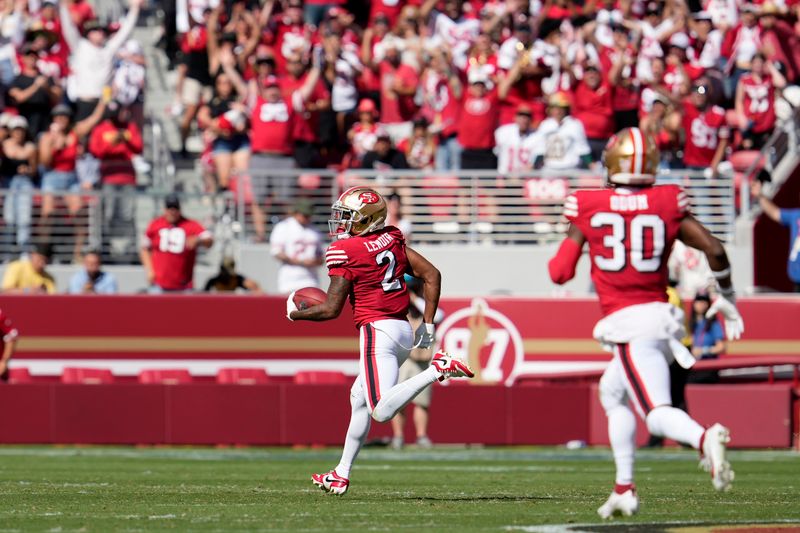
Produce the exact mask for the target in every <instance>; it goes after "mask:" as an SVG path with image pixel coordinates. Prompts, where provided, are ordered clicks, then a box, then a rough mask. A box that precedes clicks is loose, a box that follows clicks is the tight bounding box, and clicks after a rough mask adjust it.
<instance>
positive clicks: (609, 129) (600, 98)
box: [572, 81, 615, 139]
mask: <svg viewBox="0 0 800 533" xmlns="http://www.w3.org/2000/svg"><path fill="white" fill-rule="evenodd" d="M573 95H574V98H573V99H572V102H573V105H572V116H573V117H575V118H577V119H578V120H580V121H581V123H582V124H583V129H584V131H585V132H586V137H588V138H589V139H608V138H610V137H611V136H612V135H614V129H615V128H614V110H613V109H612V107H611V99H612V96H613V90H612V89H611V87H610V86H609V85H608V83H606V82H604V81H603V82H600V85H598V86H597V88H596V89H591V88H590V87H589V86H588V85H586V82H584V81H580V82H578V84H577V85H576V86H575V90H574V91H573Z"/></svg>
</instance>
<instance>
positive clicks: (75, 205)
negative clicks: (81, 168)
mask: <svg viewBox="0 0 800 533" xmlns="http://www.w3.org/2000/svg"><path fill="white" fill-rule="evenodd" d="M105 109H106V103H105V100H104V99H103V100H100V103H98V104H97V107H96V108H95V110H94V112H93V113H92V114H91V115H90V116H88V117H86V118H85V119H83V120H82V121H80V122H79V123H77V124H75V125H74V126H73V123H72V115H73V113H72V109H71V108H70V107H69V106H67V105H64V104H59V105H57V106H55V107H54V108H53V112H52V116H53V121H52V122H51V123H50V128H49V129H48V130H47V131H46V132H44V133H43V134H42V136H41V138H40V139H39V165H40V166H41V168H42V169H43V174H42V191H43V192H44V196H43V197H42V210H41V222H40V224H41V227H42V233H44V235H45V236H46V237H49V235H50V229H51V223H52V222H51V220H50V216H51V215H52V214H53V211H54V210H55V207H56V200H55V197H54V196H53V193H68V194H67V195H66V196H64V203H66V205H67V212H68V213H69V217H70V221H71V222H74V221H75V217H76V216H77V215H78V213H79V212H80V210H81V207H82V201H81V196H80V195H79V194H78V193H79V192H80V191H82V190H91V189H92V187H93V185H94V183H92V182H89V181H83V182H81V181H80V180H79V179H78V174H77V172H76V165H77V161H78V157H79V156H80V155H81V153H82V152H83V146H82V144H81V139H85V138H86V137H87V136H88V135H89V133H90V132H91V131H92V128H94V127H95V126H96V125H97V123H98V122H100V120H101V119H102V117H103V113H104V112H105ZM74 229H75V247H74V250H73V257H74V258H75V259H79V258H80V250H81V248H82V246H83V239H84V237H85V231H84V230H83V228H82V227H81V226H80V225H75V228H74Z"/></svg>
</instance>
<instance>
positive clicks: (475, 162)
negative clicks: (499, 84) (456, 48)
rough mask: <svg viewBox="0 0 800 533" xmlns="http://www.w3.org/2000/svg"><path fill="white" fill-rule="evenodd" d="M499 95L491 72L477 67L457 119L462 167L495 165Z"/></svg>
mask: <svg viewBox="0 0 800 533" xmlns="http://www.w3.org/2000/svg"><path fill="white" fill-rule="evenodd" d="M499 100H500V99H499V97H498V95H497V90H496V89H495V88H494V86H493V84H492V82H491V81H490V80H489V78H488V76H486V75H485V74H483V73H482V72H481V71H480V70H478V69H474V70H472V71H470V74H469V87H468V88H467V92H466V94H465V95H464V100H463V103H462V106H461V115H460V119H459V122H458V143H459V144H460V145H461V148H462V151H461V167H460V168H463V169H496V168H497V157H496V156H495V155H494V152H493V148H494V130H496V129H497V124H498V120H499V117H500V107H499Z"/></svg>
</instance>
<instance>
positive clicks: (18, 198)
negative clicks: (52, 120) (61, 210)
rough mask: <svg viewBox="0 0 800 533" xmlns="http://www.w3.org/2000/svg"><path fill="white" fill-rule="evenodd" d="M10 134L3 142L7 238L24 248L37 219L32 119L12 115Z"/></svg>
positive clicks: (1, 164)
mask: <svg viewBox="0 0 800 533" xmlns="http://www.w3.org/2000/svg"><path fill="white" fill-rule="evenodd" d="M8 129H9V130H10V133H9V136H8V138H7V139H6V140H4V141H3V145H2V147H3V158H2V162H0V178H1V179H2V188H3V189H6V190H7V191H8V192H7V194H6V196H5V198H4V199H3V220H4V222H5V224H6V228H5V231H6V240H7V241H8V242H9V243H14V244H16V246H17V248H18V249H20V250H24V249H25V248H26V247H27V246H28V244H29V243H30V240H31V222H32V219H33V178H34V177H36V160H37V154H36V145H35V144H34V143H32V142H31V141H29V140H28V121H27V120H25V117H20V116H16V117H12V118H11V119H9V121H8Z"/></svg>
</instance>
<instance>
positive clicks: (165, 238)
mask: <svg viewBox="0 0 800 533" xmlns="http://www.w3.org/2000/svg"><path fill="white" fill-rule="evenodd" d="M210 236H211V233H210V232H209V231H208V230H206V229H205V228H204V227H203V226H202V225H201V224H200V223H199V222H196V221H194V220H190V219H188V218H181V219H180V220H179V221H178V222H177V223H175V224H170V223H169V222H167V219H166V218H164V217H163V216H161V217H158V218H157V219H155V220H153V221H152V222H151V223H150V225H149V226H148V227H147V231H146V232H145V242H144V246H145V247H147V248H150V252H151V254H152V260H153V272H154V274H155V283H156V285H158V286H159V287H161V288H162V289H164V290H168V291H183V290H187V289H191V288H192V278H193V277H194V263H195V259H196V258H197V246H196V245H195V246H192V247H189V246H187V241H188V240H189V237H196V238H197V239H205V238H208V237H210Z"/></svg>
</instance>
